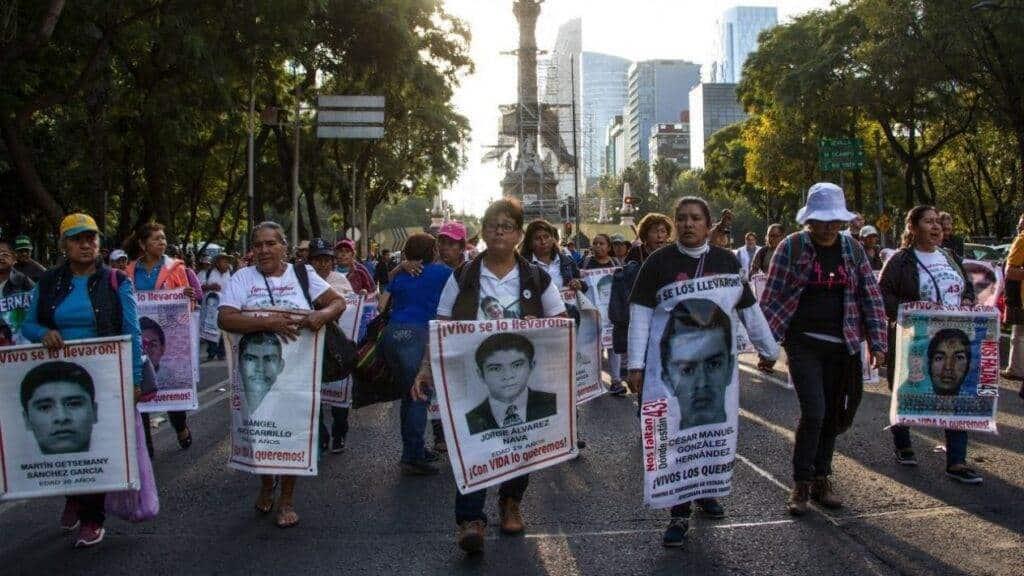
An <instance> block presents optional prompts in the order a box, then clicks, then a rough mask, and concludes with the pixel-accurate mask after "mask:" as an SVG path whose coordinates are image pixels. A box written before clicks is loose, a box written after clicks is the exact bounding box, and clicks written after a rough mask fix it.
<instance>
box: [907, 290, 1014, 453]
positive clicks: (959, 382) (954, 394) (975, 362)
mask: <svg viewBox="0 0 1024 576" xmlns="http://www.w3.org/2000/svg"><path fill="white" fill-rule="evenodd" d="M894 356H895V358H894V361H895V362H896V365H895V366H894V368H895V372H894V376H893V379H894V380H895V382H894V383H893V391H892V400H891V402H890V405H889V421H890V422H891V423H892V424H903V425H908V426H928V427H934V428H945V429H950V430H971V431H976V432H990V433H993V434H994V433H996V408H997V403H998V402H997V401H998V400H999V365H1000V364H999V312H998V310H996V309H995V308H992V307H990V306H976V307H973V306H942V305H939V304H932V303H929V302H910V303H907V304H901V305H900V309H899V315H898V317H897V326H896V343H895V355H894Z"/></svg>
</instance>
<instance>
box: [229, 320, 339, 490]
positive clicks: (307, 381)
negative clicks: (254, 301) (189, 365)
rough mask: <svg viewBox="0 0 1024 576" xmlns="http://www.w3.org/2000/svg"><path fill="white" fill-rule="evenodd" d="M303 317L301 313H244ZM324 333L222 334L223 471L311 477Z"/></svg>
mask: <svg viewBox="0 0 1024 576" xmlns="http://www.w3.org/2000/svg"><path fill="white" fill-rule="evenodd" d="M242 312H243V313H245V314H248V315H252V316H263V315H266V314H286V315H292V316H302V315H304V314H308V311H304V310H282V309H273V308H260V309H256V310H249V309H246V310H243V311H242ZM323 333H324V331H323V329H321V330H320V331H319V332H310V331H309V330H302V331H300V332H299V337H298V339H296V340H293V341H291V342H286V341H285V340H284V339H283V338H281V337H279V336H277V335H276V334H274V333H272V332H253V333H249V334H245V335H241V334H233V333H228V332H225V333H224V334H225V336H226V338H227V346H228V355H227V356H228V373H229V375H230V378H231V455H230V457H229V459H228V466H230V467H231V468H234V469H236V470H242V471H244V472H251V473H253V474H287V475H291V476H316V474H317V442H316V440H317V433H318V427H319V425H320V364H321V362H323V359H322V355H323V345H324V338H323Z"/></svg>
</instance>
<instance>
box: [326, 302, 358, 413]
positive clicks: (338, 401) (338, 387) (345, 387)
mask: <svg viewBox="0 0 1024 576" xmlns="http://www.w3.org/2000/svg"><path fill="white" fill-rule="evenodd" d="M363 299H364V297H363V296H362V295H361V294H356V293H354V292H350V293H348V294H346V295H345V311H344V312H343V313H342V314H341V318H338V326H340V327H341V332H342V334H344V335H345V337H346V338H348V339H349V340H352V341H355V339H356V336H358V334H359V321H360V319H361V318H362V317H363ZM320 402H322V403H323V404H326V405H328V406H335V407H337V408H348V407H350V406H352V377H351V376H349V377H348V378H345V379H344V380H336V381H333V382H324V383H323V384H321V386H320Z"/></svg>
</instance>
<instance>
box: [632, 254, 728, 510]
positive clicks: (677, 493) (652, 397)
mask: <svg viewBox="0 0 1024 576" xmlns="http://www.w3.org/2000/svg"><path fill="white" fill-rule="evenodd" d="M742 293H743V281H742V279H741V278H740V276H738V275H735V274H730V275H717V276H704V277H701V278H695V279H693V280H685V281H680V282H676V283H674V284H669V285H667V286H665V287H664V288H662V289H660V290H659V291H658V305H657V306H656V307H655V309H654V316H653V318H652V320H651V336H650V339H649V341H648V346H647V368H646V370H645V375H644V394H643V405H642V407H641V416H640V424H641V435H642V438H643V454H644V460H643V461H644V501H645V502H646V503H647V504H648V505H650V506H652V507H654V508H668V507H670V506H674V505H676V504H681V503H683V502H689V501H692V500H695V499H697V498H714V497H719V496H724V495H726V494H728V493H729V492H730V490H731V487H732V467H733V460H734V458H735V455H736V426H737V418H738V413H739V382H738V374H737V367H736V350H735V345H736V338H735V337H734V336H733V335H734V334H735V333H736V326H737V325H738V324H739V322H738V321H737V319H736V317H735V315H734V314H733V312H734V310H735V309H736V304H737V302H739V299H740V297H741V295H742Z"/></svg>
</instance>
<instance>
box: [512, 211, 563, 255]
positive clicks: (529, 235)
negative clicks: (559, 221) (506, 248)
mask: <svg viewBox="0 0 1024 576" xmlns="http://www.w3.org/2000/svg"><path fill="white" fill-rule="evenodd" d="M538 232H547V233H548V235H549V236H551V238H552V239H554V241H555V242H554V243H553V244H552V245H551V258H552V259H554V258H558V253H559V249H558V228H555V227H554V226H552V225H551V223H550V222H548V221H547V220H534V221H533V222H530V223H529V224H527V225H526V234H525V235H524V237H523V243H522V244H521V245H520V246H519V253H520V254H521V255H522V256H523V258H526V259H527V260H529V259H530V258H531V257H532V256H533V255H534V254H533V237H534V236H536V235H537V233H538Z"/></svg>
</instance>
